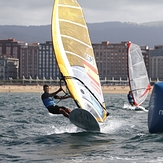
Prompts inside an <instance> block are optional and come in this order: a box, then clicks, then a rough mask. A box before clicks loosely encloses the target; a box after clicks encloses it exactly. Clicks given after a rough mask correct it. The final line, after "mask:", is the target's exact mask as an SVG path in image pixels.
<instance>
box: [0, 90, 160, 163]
mask: <svg viewBox="0 0 163 163" xmlns="http://www.w3.org/2000/svg"><path fill="white" fill-rule="evenodd" d="M40 96H41V94H40V93H0V99H1V100H0V122H1V123H0V162H2V163H9V162H17V163H35V162H38V163H40V162H43V163H54V162H55V163H80V162H85V163H103V162H105V163H107V162H108V163H140V162H141V163H143V162H144V163H161V162H163V152H162V149H163V134H150V133H149V131H148V125H147V121H148V119H147V118H148V113H147V112H144V111H135V110H134V109H131V108H130V107H126V106H127V95H125V94H104V98H105V102H106V105H107V110H108V112H109V113H110V115H109V117H108V118H107V120H106V121H105V123H103V124H100V126H101V132H87V131H84V130H82V129H80V128H77V127H76V126H74V125H73V124H72V123H71V122H70V121H69V119H67V118H66V117H63V116H62V115H51V114H49V113H48V111H47V109H46V108H45V107H44V106H43V104H42V101H41V98H40ZM149 98H150V97H148V98H147V100H146V101H145V103H144V104H143V107H145V108H146V109H148V103H149ZM58 105H64V106H67V107H69V108H75V107H76V106H75V104H74V102H73V100H72V99H66V100H63V101H61V102H59V104H58Z"/></svg>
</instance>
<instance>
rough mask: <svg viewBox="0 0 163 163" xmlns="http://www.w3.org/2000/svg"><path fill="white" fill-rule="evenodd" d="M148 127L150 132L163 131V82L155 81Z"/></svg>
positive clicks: (150, 102)
mask: <svg viewBox="0 0 163 163" xmlns="http://www.w3.org/2000/svg"><path fill="white" fill-rule="evenodd" d="M148 129H149V132H150V133H162V132H163V82H158V83H155V85H154V87H153V90H152V94H151V97H150V101H149V111H148Z"/></svg>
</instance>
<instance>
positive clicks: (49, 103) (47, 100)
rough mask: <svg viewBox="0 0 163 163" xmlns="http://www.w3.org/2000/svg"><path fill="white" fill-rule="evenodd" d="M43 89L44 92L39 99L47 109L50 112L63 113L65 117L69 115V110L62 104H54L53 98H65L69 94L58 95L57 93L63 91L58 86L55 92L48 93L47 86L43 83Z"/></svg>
mask: <svg viewBox="0 0 163 163" xmlns="http://www.w3.org/2000/svg"><path fill="white" fill-rule="evenodd" d="M43 90H44V93H43V94H42V96H41V99H42V102H43V104H44V105H45V107H46V108H47V109H48V111H49V112H50V113H52V114H63V115H64V116H65V117H69V114H70V112H71V110H70V109H69V108H66V107H64V106H58V105H56V103H55V101H54V99H67V98H70V97H71V96H58V95H57V94H58V93H59V92H61V91H63V90H62V88H59V90H57V91H56V92H53V93H49V86H48V85H44V86H43Z"/></svg>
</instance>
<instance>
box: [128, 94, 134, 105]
mask: <svg viewBox="0 0 163 163" xmlns="http://www.w3.org/2000/svg"><path fill="white" fill-rule="evenodd" d="M127 97H128V102H129V103H130V105H132V106H134V98H133V95H132V91H129V93H128V95H127Z"/></svg>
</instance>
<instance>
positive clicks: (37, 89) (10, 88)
mask: <svg viewBox="0 0 163 163" xmlns="http://www.w3.org/2000/svg"><path fill="white" fill-rule="evenodd" d="M57 89H59V87H58V86H50V92H54V91H56V90H57ZM102 91H103V93H104V94H105V93H106V94H127V93H128V92H129V86H102ZM0 92H22V93H25V92H31V93H42V92H43V88H42V86H41V85H0ZM150 92H151V91H150Z"/></svg>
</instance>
